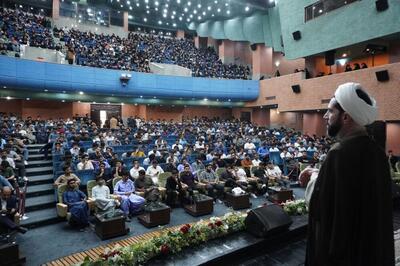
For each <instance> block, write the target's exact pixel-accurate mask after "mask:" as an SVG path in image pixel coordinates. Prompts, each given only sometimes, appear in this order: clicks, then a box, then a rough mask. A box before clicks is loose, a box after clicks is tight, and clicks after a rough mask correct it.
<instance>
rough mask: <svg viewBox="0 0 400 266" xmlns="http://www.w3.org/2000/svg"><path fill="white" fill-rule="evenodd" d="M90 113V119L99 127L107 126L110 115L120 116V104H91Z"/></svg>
mask: <svg viewBox="0 0 400 266" xmlns="http://www.w3.org/2000/svg"><path fill="white" fill-rule="evenodd" d="M90 114H91V118H92V121H93V122H95V123H96V125H98V126H99V127H101V128H103V127H109V120H110V118H111V117H112V116H115V118H118V117H121V105H116V104H91V105H90Z"/></svg>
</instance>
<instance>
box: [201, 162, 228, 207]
mask: <svg viewBox="0 0 400 266" xmlns="http://www.w3.org/2000/svg"><path fill="white" fill-rule="evenodd" d="M199 182H200V183H201V184H205V188H206V190H207V193H208V195H209V196H210V197H212V198H214V200H215V201H218V203H220V200H219V199H220V198H222V196H223V193H224V186H223V185H222V184H219V178H218V176H217V175H216V174H215V172H214V171H213V170H212V167H211V164H209V165H207V167H206V170H205V171H203V172H201V174H200V176H199ZM214 189H215V190H216V191H217V194H216V195H215V194H214Z"/></svg>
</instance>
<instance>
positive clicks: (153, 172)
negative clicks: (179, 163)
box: [146, 160, 164, 185]
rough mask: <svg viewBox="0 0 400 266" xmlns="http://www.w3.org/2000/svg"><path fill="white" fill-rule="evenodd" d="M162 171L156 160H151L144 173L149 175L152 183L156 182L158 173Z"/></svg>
mask: <svg viewBox="0 0 400 266" xmlns="http://www.w3.org/2000/svg"><path fill="white" fill-rule="evenodd" d="M161 173H164V170H163V169H162V168H161V167H160V166H159V165H158V163H157V161H156V160H153V161H152V162H151V165H150V166H149V167H147V170H146V175H148V176H150V177H151V179H153V183H154V184H156V185H157V184H158V175H159V174H161Z"/></svg>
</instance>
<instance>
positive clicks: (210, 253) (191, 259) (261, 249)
mask: <svg viewBox="0 0 400 266" xmlns="http://www.w3.org/2000/svg"><path fill="white" fill-rule="evenodd" d="M292 219H293V224H292V225H291V226H290V228H289V230H288V231H287V232H285V233H281V234H278V235H274V236H271V237H267V238H256V237H254V236H252V235H250V234H249V233H247V232H239V233H235V234H232V235H230V236H227V237H223V238H219V239H215V240H212V241H209V242H207V243H205V244H202V245H199V246H196V247H194V248H186V249H184V250H183V251H182V252H180V253H179V254H176V255H171V256H168V257H167V258H163V259H157V258H155V259H153V260H150V261H149V263H148V265H155V266H156V265H157V266H158V265H159V266H162V265H171V266H172V265H227V264H232V263H235V262H237V261H238V260H240V259H243V255H246V257H248V256H254V257H257V256H260V255H263V254H265V252H267V251H269V250H274V249H276V248H277V247H283V246H286V245H288V244H290V243H292V242H294V241H297V240H299V239H301V238H303V237H304V236H305V233H306V227H307V216H293V217H292ZM179 227H180V226H175V227H169V228H166V229H163V230H156V231H153V232H150V233H146V234H143V235H140V236H134V237H130V238H127V239H123V240H119V241H115V242H112V243H109V244H107V245H102V246H99V247H96V248H92V249H89V250H86V251H83V252H78V253H75V254H72V255H69V256H66V257H63V258H60V259H57V260H55V261H52V262H48V263H46V264H45V266H66V265H74V264H76V263H79V262H81V261H83V260H84V258H85V257H86V256H89V257H90V258H91V259H96V258H98V257H99V255H100V254H102V253H103V251H104V249H105V248H106V247H108V248H113V247H114V246H115V245H116V244H118V245H120V246H128V245H132V244H135V243H138V242H140V241H144V240H147V239H149V238H151V237H154V236H158V235H159V234H161V233H162V232H163V231H164V230H167V231H168V230H172V229H175V228H179ZM288 259H290V258H289V257H288ZM292 259H293V258H292Z"/></svg>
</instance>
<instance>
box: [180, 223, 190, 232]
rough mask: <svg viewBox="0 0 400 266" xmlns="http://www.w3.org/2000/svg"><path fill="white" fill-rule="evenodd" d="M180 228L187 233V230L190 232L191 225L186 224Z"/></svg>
mask: <svg viewBox="0 0 400 266" xmlns="http://www.w3.org/2000/svg"><path fill="white" fill-rule="evenodd" d="M180 230H181V232H182V233H184V234H186V233H187V232H189V227H187V226H186V225H184V226H182V227H181V229H180Z"/></svg>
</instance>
